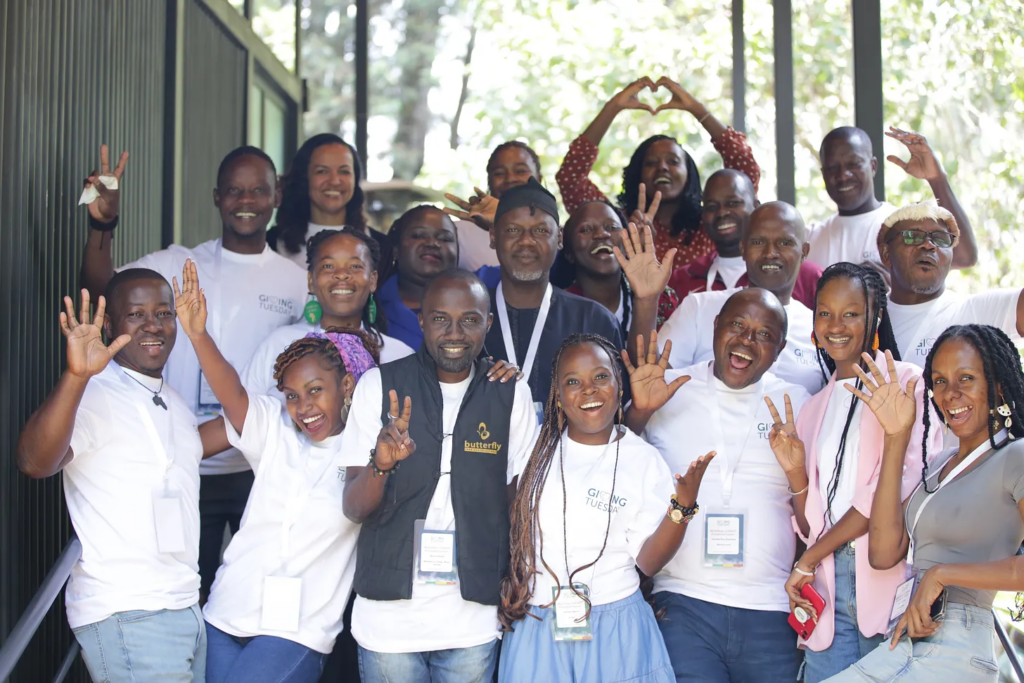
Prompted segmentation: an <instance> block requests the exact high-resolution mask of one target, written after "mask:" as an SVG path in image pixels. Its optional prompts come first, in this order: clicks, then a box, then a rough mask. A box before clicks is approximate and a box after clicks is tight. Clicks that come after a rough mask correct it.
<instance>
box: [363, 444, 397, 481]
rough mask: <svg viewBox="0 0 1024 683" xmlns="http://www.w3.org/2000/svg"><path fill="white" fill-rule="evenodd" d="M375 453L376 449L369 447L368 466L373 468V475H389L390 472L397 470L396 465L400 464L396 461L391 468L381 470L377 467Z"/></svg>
mask: <svg viewBox="0 0 1024 683" xmlns="http://www.w3.org/2000/svg"><path fill="white" fill-rule="evenodd" d="M376 455H377V449H376V448H371V449H370V467H372V468H373V476H375V477H389V476H391V475H392V474H394V473H395V472H397V471H398V467H399V466H400V465H401V464H402V463H400V462H396V463H395V464H394V465H393V466H392V467H391V469H389V470H382V469H381V468H379V467H377V460H376Z"/></svg>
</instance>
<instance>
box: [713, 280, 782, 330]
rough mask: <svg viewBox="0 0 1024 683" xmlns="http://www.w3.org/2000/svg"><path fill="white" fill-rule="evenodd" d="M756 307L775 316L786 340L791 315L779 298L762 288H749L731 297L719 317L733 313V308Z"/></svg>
mask: <svg viewBox="0 0 1024 683" xmlns="http://www.w3.org/2000/svg"><path fill="white" fill-rule="evenodd" d="M749 306H754V307H757V308H759V309H762V310H764V311H767V312H769V313H771V314H772V315H774V316H775V319H776V320H777V321H778V324H779V329H780V330H781V332H782V338H783V339H785V338H786V335H787V334H788V333H789V315H788V314H787V313H786V307H785V306H783V305H782V302H781V301H779V297H777V296H775V295H774V294H772V293H771V292H769V291H768V290H767V289H761V288H760V287H747V288H746V289H743V290H740V291H738V292H736V293H735V294H733V295H732V296H730V297H729V298H728V299H727V300H726V302H725V304H723V305H722V310H721V311H720V312H719V314H718V315H719V316H722V315H724V314H725V313H726V311H731V310H732V309H733V307H737V308H740V307H749Z"/></svg>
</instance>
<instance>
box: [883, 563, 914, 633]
mask: <svg viewBox="0 0 1024 683" xmlns="http://www.w3.org/2000/svg"><path fill="white" fill-rule="evenodd" d="M916 585H917V577H911V578H909V579H907V580H906V581H904V582H903V583H901V584H900V587H899V588H897V589H896V596H895V597H894V598H893V599H892V611H891V612H889V626H888V628H886V629H885V639H886V640H890V639H891V638H892V634H893V633H895V632H896V625H897V624H898V623H900V619H902V618H903V614H904V613H905V612H906V611H907V608H908V607H910V598H911V597H912V596H913V595H914V587H915V586H916Z"/></svg>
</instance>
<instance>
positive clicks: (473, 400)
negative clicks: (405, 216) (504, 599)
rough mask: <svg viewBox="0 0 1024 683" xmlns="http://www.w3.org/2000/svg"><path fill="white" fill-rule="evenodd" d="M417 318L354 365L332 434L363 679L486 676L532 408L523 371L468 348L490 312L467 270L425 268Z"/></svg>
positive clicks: (408, 682)
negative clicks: (495, 370)
mask: <svg viewBox="0 0 1024 683" xmlns="http://www.w3.org/2000/svg"><path fill="white" fill-rule="evenodd" d="M419 317H420V324H421V325H422V327H423V344H422V345H421V347H420V349H419V351H417V353H416V354H415V355H413V356H408V357H406V358H403V359H401V360H397V361H394V362H393V363H385V364H384V365H382V366H381V367H380V368H374V369H371V370H369V371H367V373H366V374H365V375H363V377H362V379H360V381H359V384H358V385H357V386H356V391H355V395H354V396H353V399H352V411H351V413H350V416H349V420H348V427H347V428H346V429H345V431H344V433H343V437H342V438H343V447H342V453H343V454H344V455H343V457H344V458H347V459H348V460H347V461H346V462H345V464H346V465H349V469H348V471H347V473H346V475H345V479H346V483H345V515H346V516H348V517H349V518H350V519H352V520H353V521H355V522H359V523H362V525H363V527H362V530H361V532H360V536H359V543H358V548H357V552H356V577H355V584H354V587H353V588H354V590H355V592H356V594H357V596H358V597H357V598H356V601H355V606H354V608H353V611H352V635H353V637H355V639H356V642H357V643H359V663H360V667H359V668H360V674H361V675H362V679H363V683H382V682H385V681H402V682H403V683H430V681H431V680H434V681H437V680H443V681H446V682H450V683H458V682H461V681H465V683H475V682H478V681H483V682H485V683H486V682H487V681H490V680H491V676H492V674H493V671H494V665H495V662H496V661H497V654H498V638H499V637H500V635H499V626H498V614H497V604H498V601H499V599H500V587H501V581H502V579H503V578H504V576H505V575H506V574H507V572H508V564H509V545H508V544H509V524H510V523H509V507H508V501H509V500H511V498H510V497H508V496H510V495H511V494H512V492H513V491H514V487H515V480H516V476H517V475H518V473H519V472H520V471H521V470H522V468H523V467H524V465H525V462H526V460H527V459H528V457H529V454H530V446H531V445H532V443H533V435H534V431H535V429H536V418H535V416H534V411H533V406H532V400H531V397H530V390H529V387H528V386H527V385H526V382H509V383H507V384H503V383H501V382H490V381H488V378H487V376H486V375H487V370H488V368H489V367H490V363H489V362H488V361H483V360H478V356H479V355H480V351H481V350H482V349H483V345H484V338H485V337H486V334H487V329H488V328H489V327H490V325H491V322H492V316H491V312H490V298H489V296H488V293H487V289H486V287H484V285H483V283H481V282H480V280H479V278H477V277H476V276H475V275H473V274H472V273H469V272H467V271H464V270H458V269H455V270H449V271H446V272H445V273H442V274H440V275H438V276H437V278H435V279H434V280H433V281H432V282H431V284H430V285H429V286H428V288H427V291H426V293H425V294H424V297H423V302H422V306H421V310H420V316H419ZM442 672H443V673H442Z"/></svg>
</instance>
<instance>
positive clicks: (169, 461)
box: [114, 362, 174, 484]
mask: <svg viewBox="0 0 1024 683" xmlns="http://www.w3.org/2000/svg"><path fill="white" fill-rule="evenodd" d="M114 366H115V368H116V370H117V372H118V376H119V378H120V380H121V383H122V384H124V385H125V386H126V387H128V388H129V389H134V390H135V391H136V392H137V391H138V388H139V387H138V385H137V384H133V383H132V378H131V377H129V376H128V373H126V372H125V371H124V368H122V367H121V366H120V365H118V364H117V363H116V362H115V363H114ZM143 388H145V387H143ZM146 390H147V391H149V389H146ZM150 393H152V392H150ZM134 403H135V409H136V410H137V411H138V413H139V418H140V419H141V420H142V428H143V430H144V431H145V432H146V436H148V437H149V441H150V445H151V446H152V447H153V452H154V453H156V456H157V459H158V460H159V461H160V471H161V473H162V474H163V479H164V483H165V484H166V482H167V477H168V475H169V474H170V472H171V466H172V465H173V464H174V457H173V453H174V422H173V414H172V412H171V411H172V410H174V406H173V402H169V403H167V420H168V422H169V425H168V426H169V429H168V430H167V446H168V448H164V442H163V440H162V439H161V438H160V433H159V432H157V430H156V423H155V422H153V416H152V415H151V414H150V412H149V407H148V406H147V405H146V403H145V402H144V401H134ZM168 451H170V453H171V454H172V455H168Z"/></svg>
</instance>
